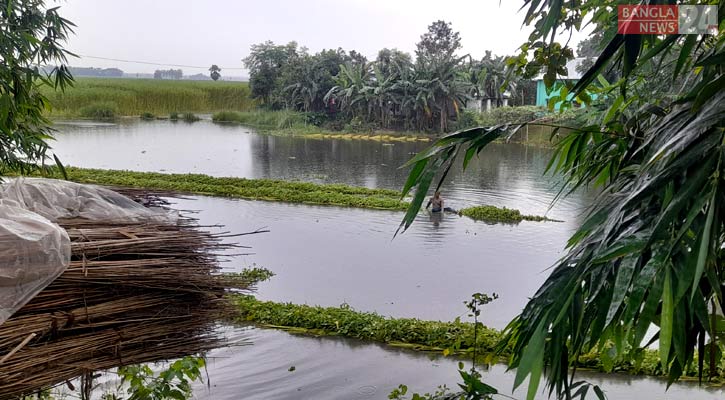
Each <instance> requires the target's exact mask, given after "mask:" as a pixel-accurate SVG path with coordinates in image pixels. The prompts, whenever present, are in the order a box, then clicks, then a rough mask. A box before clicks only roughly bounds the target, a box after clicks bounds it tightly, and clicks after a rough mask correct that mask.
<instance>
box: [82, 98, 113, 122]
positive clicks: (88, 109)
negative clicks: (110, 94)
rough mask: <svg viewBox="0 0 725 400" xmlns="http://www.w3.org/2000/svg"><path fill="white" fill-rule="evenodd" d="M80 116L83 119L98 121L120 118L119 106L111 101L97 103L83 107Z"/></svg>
mask: <svg viewBox="0 0 725 400" xmlns="http://www.w3.org/2000/svg"><path fill="white" fill-rule="evenodd" d="M78 114H79V115H80V116H81V117H83V118H91V119H96V120H108V119H114V118H116V117H117V116H118V106H116V103H113V102H110V101H103V102H95V103H91V104H89V105H87V106H84V107H81V108H80V109H79V110H78Z"/></svg>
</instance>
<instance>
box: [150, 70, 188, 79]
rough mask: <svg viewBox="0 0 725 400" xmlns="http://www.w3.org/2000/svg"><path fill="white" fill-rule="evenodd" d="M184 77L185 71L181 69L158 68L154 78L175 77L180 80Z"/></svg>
mask: <svg viewBox="0 0 725 400" xmlns="http://www.w3.org/2000/svg"><path fill="white" fill-rule="evenodd" d="M183 77H184V71H182V70H181V69H157V70H156V71H154V79H175V80H179V79H181V78H183Z"/></svg>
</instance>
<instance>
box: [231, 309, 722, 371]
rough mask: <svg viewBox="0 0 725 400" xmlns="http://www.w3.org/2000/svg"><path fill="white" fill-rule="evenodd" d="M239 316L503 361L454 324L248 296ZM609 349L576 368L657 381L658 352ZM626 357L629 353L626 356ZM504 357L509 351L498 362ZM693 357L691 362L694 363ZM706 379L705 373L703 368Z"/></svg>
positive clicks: (463, 325) (492, 345)
mask: <svg viewBox="0 0 725 400" xmlns="http://www.w3.org/2000/svg"><path fill="white" fill-rule="evenodd" d="M232 296H233V300H234V302H235V303H236V305H237V307H238V311H239V317H238V321H239V322H243V321H246V322H253V323H255V324H257V325H260V326H262V327H267V328H273V329H281V330H285V331H287V332H290V333H295V334H303V335H315V336H326V335H334V336H345V337H352V338H357V339H362V340H369V341H374V342H380V343H386V344H388V345H390V346H395V347H403V348H407V349H411V350H418V351H433V352H441V353H442V354H443V355H458V356H463V357H471V356H472V355H473V350H474V346H475V347H476V354H478V355H480V357H477V359H480V360H482V361H483V362H486V363H495V362H505V361H507V360H506V359H505V358H499V357H497V356H494V355H493V351H494V349H496V348H497V346H499V345H500V343H499V340H500V339H501V337H502V336H501V332H499V331H497V330H495V329H492V328H488V327H485V326H482V325H480V322H479V326H478V334H477V335H476V338H475V340H474V325H473V323H470V322H462V321H460V319H459V318H456V319H455V320H454V321H451V322H440V321H426V320H419V319H415V318H390V317H383V316H381V315H379V314H376V313H370V312H361V311H356V310H354V309H352V308H350V306H348V305H342V306H340V307H319V306H308V305H298V304H292V303H275V302H272V301H259V300H257V299H255V298H254V297H253V296H249V295H232ZM614 346H615V345H614V343H607V344H605V345H603V346H602V348H601V352H597V351H596V349H595V350H592V351H591V352H589V353H587V354H583V355H580V356H579V360H578V363H577V364H578V367H579V368H580V369H590V370H595V371H603V372H623V373H628V374H633V375H652V376H662V375H663V373H662V367H661V365H660V361H659V357H658V355H657V351H655V350H649V349H645V350H641V349H640V350H637V351H636V354H637V356H636V357H635V358H636V360H637V362H636V363H632V362H630V361H627V360H618V359H616V351H615V348H614ZM628 351H629V350H628ZM508 355H509V352H508V350H505V351H503V352H502V354H501V356H502V357H507V356H508ZM696 359H697V356H695V360H696ZM696 365H697V362H696V361H695V362H694V363H693V365H691V366H688V368H687V371H686V372H685V373H684V374H683V375H686V376H687V377H689V378H691V379H696V377H697V372H696V369H695V367H694V366H696ZM704 373H705V375H708V374H709V367H708V365H707V362H706V363H705V372H704ZM723 375H725V372H724V371H723V369H722V368H721V367H720V366H718V369H717V371H715V376H716V377H715V378H713V379H712V380H711V381H710V383H711V384H717V383H718V382H722V381H721V380H720V378H718V377H722V376H723Z"/></svg>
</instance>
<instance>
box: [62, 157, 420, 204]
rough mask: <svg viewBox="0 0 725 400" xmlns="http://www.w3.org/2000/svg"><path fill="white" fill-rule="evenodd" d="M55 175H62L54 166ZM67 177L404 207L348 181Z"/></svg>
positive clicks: (390, 194) (395, 198)
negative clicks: (354, 185)
mask: <svg viewBox="0 0 725 400" xmlns="http://www.w3.org/2000/svg"><path fill="white" fill-rule="evenodd" d="M52 171H54V172H52V176H53V177H55V178H61V175H60V173H59V172H57V171H55V170H52ZM66 172H67V174H68V179H70V180H72V181H75V182H80V183H93V184H100V185H115V186H129V187H140V188H146V189H158V190H172V191H178V192H184V193H195V194H204V195H212V196H222V197H234V198H241V199H252V200H269V201H282V202H288V203H303V204H320V205H333V206H343V207H358V208H373V209H382V210H404V209H405V208H406V207H407V206H408V204H407V203H404V202H401V201H400V193H399V192H396V191H394V190H386V189H367V188H362V187H353V186H347V185H337V184H334V185H321V184H316V183H309V182H294V181H282V180H274V179H245V178H216V177H212V176H208V175H201V174H160V173H154V172H132V171H116V170H102V169H85V168H74V167H68V168H66Z"/></svg>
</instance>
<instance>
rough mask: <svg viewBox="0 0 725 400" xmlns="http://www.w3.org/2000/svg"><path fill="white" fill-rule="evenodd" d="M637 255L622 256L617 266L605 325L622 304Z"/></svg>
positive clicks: (637, 258)
mask: <svg viewBox="0 0 725 400" xmlns="http://www.w3.org/2000/svg"><path fill="white" fill-rule="evenodd" d="M638 260H639V255H632V256H628V257H626V258H624V259H623V260H622V262H621V263H620V264H619V268H617V277H616V279H615V282H614V292H613V294H612V302H611V303H610V304H609V311H608V312H607V320H606V322H605V325H609V323H610V322H612V319H614V316H615V315H616V314H617V311H618V310H619V306H620V305H621V304H622V301H623V300H624V297H625V295H626V294H627V291H628V290H629V284H630V282H631V281H632V275H633V274H634V267H635V266H636V265H637V261H638Z"/></svg>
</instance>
